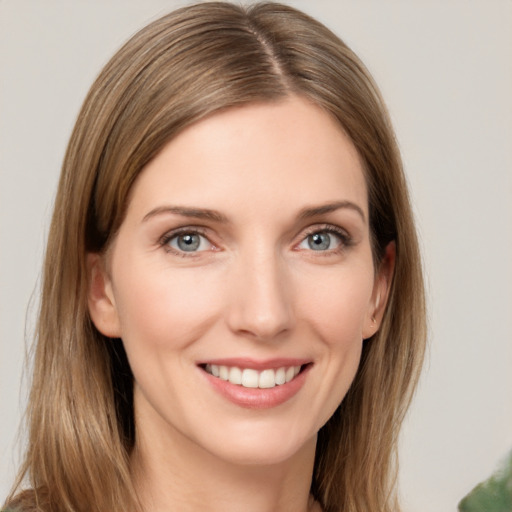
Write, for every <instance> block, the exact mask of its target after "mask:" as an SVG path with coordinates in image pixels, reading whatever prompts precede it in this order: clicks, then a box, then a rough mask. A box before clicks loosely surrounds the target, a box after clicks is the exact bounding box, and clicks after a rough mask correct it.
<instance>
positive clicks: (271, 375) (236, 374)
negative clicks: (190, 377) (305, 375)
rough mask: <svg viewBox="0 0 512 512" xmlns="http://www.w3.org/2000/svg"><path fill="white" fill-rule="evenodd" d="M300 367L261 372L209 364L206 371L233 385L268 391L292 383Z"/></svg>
mask: <svg viewBox="0 0 512 512" xmlns="http://www.w3.org/2000/svg"><path fill="white" fill-rule="evenodd" d="M300 368H301V367H300V366H288V367H282V368H278V369H277V370H273V369H267V370H263V371H261V372H259V371H257V370H253V369H251V368H244V369H241V368H238V367H237V366H231V367H230V366H222V365H217V364H207V365H206V366H205V370H206V371H207V372H208V373H209V374H210V375H213V376H214V377H218V378H219V379H222V380H228V381H229V382H231V384H236V385H239V386H243V387H244V388H260V389H268V388H273V387H275V386H281V385H283V384H285V383H287V382H290V381H291V380H292V379H293V378H294V377H296V376H297V375H298V373H299V372H300Z"/></svg>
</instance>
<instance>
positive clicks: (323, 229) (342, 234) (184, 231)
mask: <svg viewBox="0 0 512 512" xmlns="http://www.w3.org/2000/svg"><path fill="white" fill-rule="evenodd" d="M317 233H327V234H330V235H335V236H336V237H338V238H339V239H340V244H339V246H338V247H336V248H334V249H327V250H325V251H314V250H313V249H311V250H310V251H308V252H313V253H316V254H315V255H316V256H330V255H333V254H339V253H341V252H343V251H345V250H346V249H347V248H349V247H351V246H352V245H353V239H352V237H351V236H350V235H349V234H348V233H347V232H346V231H345V230H344V229H341V228H339V227H338V226H334V225H332V224H323V225H315V226H311V227H310V228H307V229H306V231H305V232H304V235H303V236H302V237H301V240H300V242H299V243H298V244H295V247H296V246H297V245H299V244H301V243H302V242H304V241H305V240H307V238H308V237H309V236H312V235H314V234H317ZM180 235H199V236H201V237H203V238H205V239H206V240H207V241H208V243H209V244H211V245H212V247H215V245H214V244H213V243H212V242H211V241H210V239H209V238H208V235H207V234H206V230H205V229H202V228H201V227H198V226H185V227H182V228H178V229H175V230H172V231H170V232H168V233H166V234H165V235H163V236H162V237H161V238H160V240H159V241H158V243H159V245H160V246H161V247H163V249H164V250H165V251H167V252H168V253H171V254H173V255H176V256H180V257H182V258H191V257H192V258H193V257H197V256H198V255H199V254H200V253H201V252H205V251H197V252H196V251H190V252H186V251H178V250H175V249H174V248H172V247H171V246H170V245H169V243H170V242H171V241H172V240H173V239H174V238H176V237H178V236H180Z"/></svg>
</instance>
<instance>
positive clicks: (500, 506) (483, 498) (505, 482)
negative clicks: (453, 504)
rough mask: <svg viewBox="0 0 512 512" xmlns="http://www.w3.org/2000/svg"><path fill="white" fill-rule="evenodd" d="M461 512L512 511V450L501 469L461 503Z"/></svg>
mask: <svg viewBox="0 0 512 512" xmlns="http://www.w3.org/2000/svg"><path fill="white" fill-rule="evenodd" d="M459 512H512V452H510V453H509V455H508V458H507V459H506V460H505V462H504V464H503V467H502V468H501V469H500V470H499V471H497V472H496V473H495V474H494V475H493V476H491V478H489V479H488V480H486V481H485V482H482V483H481V484H479V485H477V486H476V487H475V488H474V489H473V490H472V491H471V493H469V494H468V495H467V496H466V497H465V498H464V499H463V500H462V501H461V502H460V503H459Z"/></svg>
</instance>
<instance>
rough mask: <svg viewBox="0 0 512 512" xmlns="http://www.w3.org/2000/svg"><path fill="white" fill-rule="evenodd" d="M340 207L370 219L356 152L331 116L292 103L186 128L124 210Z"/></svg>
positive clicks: (252, 108) (299, 101) (146, 172)
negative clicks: (354, 208)
mask: <svg viewBox="0 0 512 512" xmlns="http://www.w3.org/2000/svg"><path fill="white" fill-rule="evenodd" d="M339 200H350V201H354V202H357V203H358V204H359V206H360V207H361V209H363V211H364V212H365V213H367V209H368V208H367V192H366V183H365V178H364V173H363V170H362V164H361V160H360V157H359V155H358V153H357V150H356V149H355V147H354V145H353V144H352V142H351V141H350V139H349V138H348V136H347V135H346V134H345V133H344V132H343V130H342V128H341V126H340V125H339V123H337V122H336V121H335V120H334V119H333V118H332V117H331V116H330V115H329V114H327V113H326V112H324V111H323V110H322V109H320V108H319V107H318V106H316V105H314V104H312V103H311V102H309V101H307V100H305V99H303V98H299V97H289V98H287V99H286V100H281V101H278V102H272V103H258V104H251V105H247V106H243V107H237V108H232V109H229V110H226V111H223V112H220V113H216V114H213V115H211V116H210V117H208V118H206V119H204V120H202V121H199V122H197V123H195V124H193V125H191V126H190V127H188V128H187V129H185V130H184V131H183V132H181V133H180V134H179V135H178V136H177V137H175V138H174V139H173V140H171V141H170V142H169V143H168V144H167V145H166V146H164V148H163V149H162V150H161V151H160V153H159V154H158V155H157V156H156V157H155V158H154V159H153V160H152V161H151V162H150V163H149V164H148V165H147V166H146V167H145V168H144V169H143V171H142V172H141V175H140V176H139V177H138V179H137V181H136V183H135V185H134V189H133V190H132V194H131V202H130V205H129V210H130V209H131V210H133V209H144V208H148V207H149V206H151V205H152V206H155V204H156V203H162V204H165V203H167V202H173V203H178V204H183V205H187V204H192V205H199V204H198V201H199V202H200V206H202V207H205V208H215V209H219V207H220V206H222V207H223V208H229V207H230V206H243V207H244V211H245V212H250V211H252V210H255V211H260V212H261V211H262V210H265V211H267V210H269V208H270V209H271V210H275V211H280V210H282V209H283V208H285V207H289V208H290V209H293V208H300V207H303V206H304V205H308V204H317V203H319V202H326V201H339ZM219 203H221V204H219Z"/></svg>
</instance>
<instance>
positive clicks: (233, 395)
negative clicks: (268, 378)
mask: <svg viewBox="0 0 512 512" xmlns="http://www.w3.org/2000/svg"><path fill="white" fill-rule="evenodd" d="M310 368H311V365H307V366H306V367H305V368H304V369H302V371H301V372H300V373H299V374H298V375H297V376H296V377H295V378H294V379H293V380H291V381H290V382H287V383H286V384H282V385H280V386H274V387H273V388H244V387H243V386H239V385H237V384H231V382H229V381H227V380H222V379H219V378H218V377H214V376H213V375H210V374H209V373H208V372H206V371H204V370H203V369H201V371H202V373H203V374H204V375H205V377H206V378H207V379H208V382H209V383H210V384H211V385H212V386H213V388H214V389H215V390H216V391H217V392H218V393H220V394H221V395H222V396H223V397H224V398H227V399H228V400H229V401H230V402H232V403H234V404H235V405H238V406H240V407H245V408H247V409H271V408H272V407H277V406H278V405H281V404H284V403H285V402H287V401H288V400H290V399H291V398H292V397H293V396H295V395H296V394H297V393H298V392H299V390H300V389H301V388H302V386H303V385H304V382H305V380H306V377H307V373H308V371H309V369H310Z"/></svg>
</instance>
